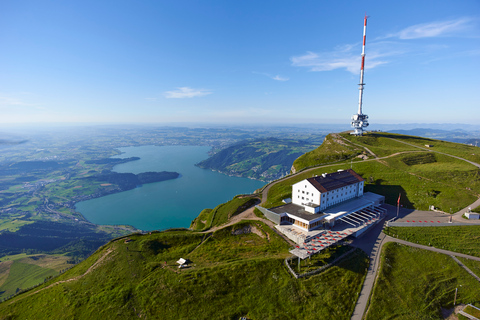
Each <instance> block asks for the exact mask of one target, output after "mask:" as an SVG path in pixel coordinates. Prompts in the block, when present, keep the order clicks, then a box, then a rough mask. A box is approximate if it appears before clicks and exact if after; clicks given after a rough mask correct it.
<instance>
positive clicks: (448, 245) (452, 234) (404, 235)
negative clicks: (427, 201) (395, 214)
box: [384, 225, 480, 257]
mask: <svg viewBox="0 0 480 320" xmlns="http://www.w3.org/2000/svg"><path fill="white" fill-rule="evenodd" d="M384 232H385V233H386V234H388V235H389V236H392V237H395V238H398V239H403V240H406V241H410V242H413V243H419V244H423V245H426V246H432V247H435V248H439V249H445V250H450V251H455V252H459V253H464V254H468V255H471V256H476V257H480V225H476V226H452V227H428V228H426V227H387V228H385V229H384Z"/></svg>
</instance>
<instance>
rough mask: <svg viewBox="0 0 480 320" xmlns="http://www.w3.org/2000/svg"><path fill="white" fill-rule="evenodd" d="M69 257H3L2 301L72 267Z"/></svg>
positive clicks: (0, 268)
mask: <svg viewBox="0 0 480 320" xmlns="http://www.w3.org/2000/svg"><path fill="white" fill-rule="evenodd" d="M69 259H70V258H69V257H66V256H61V255H45V254H36V255H26V254H19V255H16V256H10V257H3V258H2V261H1V262H0V299H4V298H7V297H9V296H11V295H14V294H15V293H17V292H19V291H21V290H26V289H28V288H31V287H33V286H36V285H38V284H39V283H42V282H44V281H45V280H48V279H49V278H52V277H54V276H57V275H58V274H59V271H61V270H65V269H67V268H70V267H72V266H73V265H72V264H69V263H68V261H69Z"/></svg>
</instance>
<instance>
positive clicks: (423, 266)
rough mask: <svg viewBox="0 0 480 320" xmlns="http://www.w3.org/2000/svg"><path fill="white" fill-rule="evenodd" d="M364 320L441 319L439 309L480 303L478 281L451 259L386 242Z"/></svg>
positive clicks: (446, 256)
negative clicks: (456, 289) (455, 299)
mask: <svg viewBox="0 0 480 320" xmlns="http://www.w3.org/2000/svg"><path fill="white" fill-rule="evenodd" d="M382 258H383V259H382V265H381V269H380V273H379V275H378V280H377V282H376V285H375V288H374V290H373V294H372V297H371V301H370V307H369V310H368V313H367V316H366V319H367V320H369V319H412V320H413V319H415V320H416V319H442V317H441V308H442V307H443V308H452V307H453V300H454V296H455V288H458V295H457V304H460V303H475V304H478V301H480V286H479V285H478V281H477V280H476V279H475V278H473V277H472V276H471V275H470V274H468V273H467V272H466V271H465V270H464V269H463V268H461V267H460V266H459V265H458V264H457V263H456V262H455V261H454V260H453V259H452V258H451V257H450V256H448V255H444V254H440V253H435V252H431V251H427V250H422V249H417V248H412V247H408V246H403V245H400V244H397V243H392V242H390V243H387V244H385V246H384V247H383V251H382Z"/></svg>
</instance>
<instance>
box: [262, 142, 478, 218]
mask: <svg viewBox="0 0 480 320" xmlns="http://www.w3.org/2000/svg"><path fill="white" fill-rule="evenodd" d="M344 136H345V138H348V139H350V140H352V141H354V142H355V143H357V144H362V145H365V146H367V147H368V148H369V149H370V150H372V151H373V152H376V153H378V154H379V155H382V156H385V155H392V154H395V153H397V152H402V153H399V154H395V155H393V156H391V157H389V158H386V159H382V160H376V161H370V160H367V161H365V160H359V161H354V162H351V163H349V162H348V161H347V162H345V161H344V162H343V163H339V164H336V165H328V166H325V167H322V168H318V169H313V170H310V171H308V172H304V173H301V174H299V175H297V176H295V177H292V178H290V179H287V180H284V181H282V182H279V183H277V184H276V185H274V186H272V187H271V189H270V191H269V194H268V197H267V200H266V203H265V207H266V208H270V207H273V206H278V205H281V204H282V200H283V199H285V198H289V197H291V185H292V184H294V183H296V182H298V181H301V180H303V179H306V178H309V177H312V176H315V175H320V174H322V173H330V172H334V171H337V170H340V169H348V168H352V169H353V170H355V171H356V172H357V173H359V174H360V175H361V176H362V177H363V178H364V179H365V190H366V191H371V192H374V193H378V194H381V195H384V196H385V199H386V202H387V203H390V204H396V201H397V199H398V195H399V194H402V197H401V205H402V206H403V207H405V208H411V209H420V210H428V208H429V207H430V206H432V205H433V206H434V207H436V208H437V209H439V210H442V211H445V212H456V211H458V210H460V209H462V208H464V207H465V206H468V205H469V204H471V203H472V202H474V201H475V200H476V199H477V198H478V196H479V195H480V170H479V169H478V168H476V167H475V166H473V165H471V164H469V163H467V162H465V161H463V160H459V159H456V158H452V157H449V156H447V155H443V154H438V153H433V152H428V151H426V150H420V149H418V148H416V147H411V146H409V145H405V144H403V143H400V142H397V141H395V140H392V139H389V138H386V137H382V136H380V137H377V136H375V135H370V134H369V135H367V136H364V137H351V136H349V135H344ZM399 137H401V136H399ZM404 140H406V139H404ZM342 141H343V140H339V139H332V138H331V139H330V140H326V142H329V144H328V148H327V149H328V150H327V151H328V152H329V153H326V154H324V156H326V155H328V154H337V153H341V152H342V150H343V148H345V145H343V144H341V143H342ZM335 143H336V144H335ZM445 144H446V145H447V146H448V147H449V148H450V147H451V146H458V144H448V143H445ZM462 148H463V147H462ZM445 149H446V150H447V151H448V150H451V148H450V149H448V148H446V147H445ZM467 149H468V148H467ZM319 150H320V148H319ZM468 150H470V149H468ZM327 151H326V152H327ZM456 153H457V154H459V152H456ZM462 155H463V153H462ZM370 159H371V157H370ZM317 160H318V161H319V162H318V163H317V165H321V164H322V163H323V164H324V163H325V162H322V161H323V160H322V159H317ZM309 164H310V163H309ZM452 185H454V186H455V187H453V188H452Z"/></svg>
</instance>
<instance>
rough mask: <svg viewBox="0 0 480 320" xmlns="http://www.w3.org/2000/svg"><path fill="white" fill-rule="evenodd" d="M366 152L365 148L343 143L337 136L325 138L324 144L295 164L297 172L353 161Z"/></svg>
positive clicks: (331, 135) (301, 157)
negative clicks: (348, 160) (352, 159)
mask: <svg viewBox="0 0 480 320" xmlns="http://www.w3.org/2000/svg"><path fill="white" fill-rule="evenodd" d="M363 151H364V149H363V148H361V147H359V146H356V145H353V144H349V143H348V142H345V141H343V140H342V139H340V138H339V137H338V136H337V135H335V134H329V135H327V136H326V137H325V140H324V141H323V143H322V144H321V145H320V146H319V147H318V148H316V149H314V150H312V151H310V152H307V153H305V154H304V155H302V156H300V157H298V158H297V159H296V160H295V161H294V162H293V167H294V168H295V170H296V172H298V171H300V170H302V169H305V168H309V167H313V166H317V165H319V164H327V163H334V162H339V161H343V160H347V159H351V158H353V157H355V156H357V155H359V154H361V153H362V152H363Z"/></svg>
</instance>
